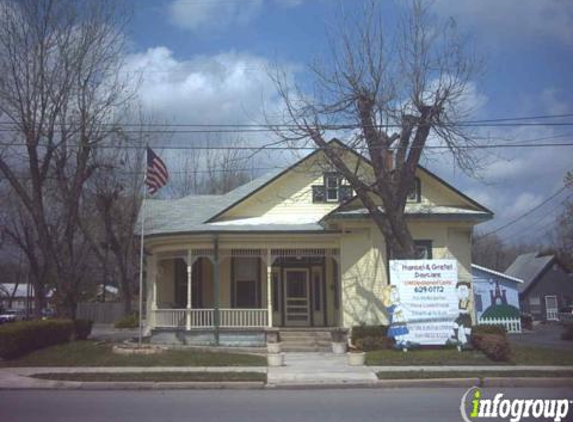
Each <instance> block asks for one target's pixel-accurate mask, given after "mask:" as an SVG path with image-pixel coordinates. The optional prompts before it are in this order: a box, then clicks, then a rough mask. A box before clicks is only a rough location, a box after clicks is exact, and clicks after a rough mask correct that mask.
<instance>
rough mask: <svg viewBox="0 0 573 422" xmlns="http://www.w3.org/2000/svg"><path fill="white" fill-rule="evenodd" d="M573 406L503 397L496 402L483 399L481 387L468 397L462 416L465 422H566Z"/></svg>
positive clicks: (565, 402) (564, 401)
mask: <svg viewBox="0 0 573 422" xmlns="http://www.w3.org/2000/svg"><path fill="white" fill-rule="evenodd" d="M572 403H573V401H572V400H569V399H509V398H504V395H503V393H497V394H495V395H494V396H493V398H489V399H486V398H484V397H482V391H481V390H480V389H479V388H478V387H472V388H470V389H469V390H468V391H466V392H465V393H464V395H463V396H462V401H461V404H460V412H461V414H462V419H463V420H464V422H474V421H478V420H481V419H488V418H498V419H507V420H509V421H510V422H519V421H521V420H522V419H523V418H535V419H543V420H550V421H551V420H553V421H554V422H560V421H563V420H564V418H565V417H566V416H567V414H568V413H569V408H570V407H571V404H572Z"/></svg>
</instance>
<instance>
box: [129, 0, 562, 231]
mask: <svg viewBox="0 0 573 422" xmlns="http://www.w3.org/2000/svg"><path fill="white" fill-rule="evenodd" d="M129 1H130V2H131V4H132V7H133V10H134V17H133V20H132V22H131V25H130V27H129V28H128V36H129V40H130V43H131V51H130V53H131V54H130V55H129V56H128V57H127V58H126V60H127V66H128V69H130V70H133V69H137V70H138V71H139V70H141V71H142V73H141V74H142V82H141V83H142V85H141V89H140V96H141V100H142V104H143V106H144V108H145V109H146V110H147V111H149V112H151V113H153V115H154V116H155V117H156V118H158V119H160V120H161V119H163V120H166V121H169V122H180V123H217V124H219V123H249V122H253V121H254V120H255V121H256V120H257V118H259V117H260V116H261V107H262V104H266V106H268V104H271V107H272V103H273V101H275V92H274V87H273V85H272V83H270V81H269V80H268V78H267V74H266V68H267V67H268V66H269V65H270V64H271V63H273V62H274V61H279V62H281V63H284V65H285V68H287V69H289V72H292V74H293V75H294V76H295V77H297V78H299V79H304V78H305V72H304V65H305V64H306V63H308V62H309V61H310V60H312V58H313V57H315V56H316V55H318V54H321V53H324V52H325V51H326V47H327V39H326V37H325V28H327V27H331V26H332V25H333V24H334V22H336V19H335V15H336V11H337V10H338V9H339V8H340V7H342V8H352V7H356V4H357V3H359V2H360V0H129ZM381 4H382V7H383V8H384V11H385V14H386V15H387V18H388V22H393V21H395V19H396V13H397V10H398V9H399V8H400V7H402V6H403V5H404V1H398V0H395V1H394V0H392V1H382V0H381ZM433 10H434V11H435V13H436V15H437V16H438V17H439V18H442V19H444V18H448V17H450V16H451V17H453V18H454V19H455V20H456V22H457V23H458V27H459V28H460V30H461V31H462V32H465V33H467V34H469V35H470V36H471V37H472V38H473V40H474V43H475V47H476V50H477V51H478V53H479V54H481V55H482V56H483V57H485V59H486V63H487V66H486V72H485V74H484V76H483V77H482V78H481V79H480V80H476V90H475V93H474V97H475V101H476V104H479V108H478V110H477V113H476V118H503V117H512V116H532V115H545V114H562V113H569V112H573V87H572V86H573V85H572V84H571V78H572V75H573V72H572V70H573V2H571V1H566V0H480V1H472V0H435V1H434V3H433ZM390 29H391V28H390ZM571 120H573V119H569V121H571ZM259 122H260V119H259ZM569 132H571V133H572V134H573V128H571V130H570V131H568V130H567V128H555V127H549V128H547V127H535V128H493V129H491V130H490V132H489V134H490V135H491V136H495V137H497V136H501V137H509V138H511V139H515V140H520V139H521V140H526V139H534V138H539V137H548V136H556V135H567V134H568V133H569ZM567 140H573V135H572V136H571V137H570V138H567V137H563V138H557V141H567ZM496 153H497V159H496V160H495V162H493V163H492V165H491V166H488V167H487V168H485V169H484V171H483V173H482V179H481V180H479V181H478V180H471V179H469V178H467V177H464V176H463V175H461V174H460V172H459V170H458V171H456V170H454V169H453V168H452V167H451V166H450V165H449V164H448V163H447V160H444V161H443V162H441V163H434V164H432V167H433V168H434V170H436V171H438V173H440V175H441V176H443V177H445V178H446V179H447V180H449V181H451V182H452V183H453V184H455V185H457V186H459V187H461V188H462V189H464V190H465V191H467V193H468V194H470V195H472V196H474V197H475V198H476V199H477V200H479V201H481V202H483V203H484V204H485V205H486V206H488V207H490V208H492V209H493V210H494V211H495V212H496V214H497V218H496V221H494V222H492V223H491V224H490V225H489V227H490V228H491V227H497V226H499V225H501V224H503V223H504V222H507V221H510V220H511V219H512V218H514V217H516V216H518V215H520V214H521V213H523V212H524V211H526V210H527V209H529V208H531V207H533V206H535V205H537V204H539V203H541V202H542V201H543V199H544V198H546V197H547V196H549V195H550V194H551V192H554V191H555V190H556V189H558V188H559V187H560V184H561V182H562V179H563V176H564V173H565V172H566V170H568V169H569V170H571V169H572V168H573V149H572V148H554V149H549V148H545V149H543V150H537V149H530V150H515V149H512V150H504V151H496ZM561 199H565V196H562V197H559V198H557V200H556V202H555V203H554V204H549V206H547V207H546V208H545V211H543V210H542V211H540V213H539V215H535V214H534V215H532V216H531V217H530V218H529V219H526V220H525V221H524V222H523V223H521V225H515V226H514V227H512V228H511V229H510V230H507V231H506V232H505V233H507V235H508V236H510V237H511V238H512V239H513V240H516V239H521V238H523V236H522V235H521V234H520V233H522V232H524V231H525V227H526V226H529V227H531V225H532V224H533V225H534V227H538V231H540V230H541V231H542V229H543V227H545V226H548V225H550V223H551V221H552V218H553V215H554V212H553V210H554V209H555V207H556V205H557V204H558V202H559V201H558V200H561ZM486 229H487V227H486Z"/></svg>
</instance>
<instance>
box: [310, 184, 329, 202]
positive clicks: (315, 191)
mask: <svg viewBox="0 0 573 422" xmlns="http://www.w3.org/2000/svg"><path fill="white" fill-rule="evenodd" d="M312 202H326V190H325V188H324V186H313V187H312Z"/></svg>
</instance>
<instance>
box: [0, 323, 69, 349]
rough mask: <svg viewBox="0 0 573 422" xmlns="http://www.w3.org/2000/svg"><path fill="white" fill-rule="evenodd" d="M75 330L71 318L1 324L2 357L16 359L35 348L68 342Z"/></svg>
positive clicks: (0, 346) (0, 343) (0, 344)
mask: <svg viewBox="0 0 573 422" xmlns="http://www.w3.org/2000/svg"><path fill="white" fill-rule="evenodd" d="M73 332H74V323H73V322H72V321H71V320H64V319H60V320H58V319H51V320H45V321H22V322H14V323H11V324H4V325H2V326H0V358H2V359H14V358H17V357H20V356H23V355H25V354H28V353H30V352H32V351H34V350H37V349H42V348H44V347H48V346H52V345H54V344H60V343H67V342H68V341H70V339H71V337H72V334H73Z"/></svg>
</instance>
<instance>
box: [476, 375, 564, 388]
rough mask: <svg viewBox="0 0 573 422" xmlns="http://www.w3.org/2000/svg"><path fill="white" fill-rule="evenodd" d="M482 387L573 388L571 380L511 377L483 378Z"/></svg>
mask: <svg viewBox="0 0 573 422" xmlns="http://www.w3.org/2000/svg"><path fill="white" fill-rule="evenodd" d="M481 386H482V387H506V388H507V387H510V388H511V387H514V388H519V387H538V388H548V387H573V378H568V377H567V378H543V377H540V378H536V377H523V378H520V377H512V378H501V377H499V378H484V379H483V381H482V384H481Z"/></svg>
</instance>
